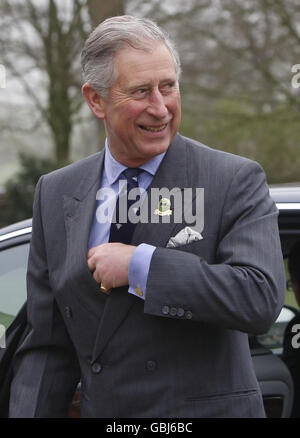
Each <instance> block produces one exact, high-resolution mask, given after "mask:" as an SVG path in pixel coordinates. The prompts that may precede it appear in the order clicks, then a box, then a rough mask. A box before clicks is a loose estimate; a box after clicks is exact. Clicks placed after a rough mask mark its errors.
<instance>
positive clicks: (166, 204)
mask: <svg viewBox="0 0 300 438" xmlns="http://www.w3.org/2000/svg"><path fill="white" fill-rule="evenodd" d="M170 207H171V201H170V199H168V198H161V200H160V201H159V203H158V208H156V209H155V210H154V214H155V215H158V216H170V215H171V214H172V210H171V208H170Z"/></svg>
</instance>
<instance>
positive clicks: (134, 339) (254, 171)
mask: <svg viewBox="0 0 300 438" xmlns="http://www.w3.org/2000/svg"><path fill="white" fill-rule="evenodd" d="M82 65H83V73H84V78H85V84H84V85H83V88H82V91H83V95H84V97H85V99H86V101H87V103H88V105H89V106H90V108H91V110H92V112H93V113H94V114H95V116H96V117H97V118H98V119H101V120H103V121H104V125H105V129H106V134H107V141H106V145H105V150H104V151H102V152H100V153H98V154H95V155H93V156H90V157H88V158H86V159H84V160H81V161H79V162H77V163H75V164H72V165H70V166H67V167H65V168H64V169H60V170H57V171H55V172H53V173H51V174H49V175H46V176H44V177H42V178H41V179H40V181H39V183H38V185H37V188H36V196H35V203H34V216H33V233H32V242H31V250H30V257H29V265H28V321H29V324H30V331H29V334H28V336H27V337H26V339H25V340H24V342H23V343H22V345H21V346H20V347H19V349H18V352H17V354H16V357H15V362H14V378H13V381H12V386H11V398H10V416H12V417H63V416H66V415H67V411H68V407H69V403H70V401H71V398H72V395H73V393H74V391H75V389H76V385H77V384H78V382H79V381H81V391H82V395H81V415H82V416H83V417H107V418H111V417H135V418H138V417H139V418H140V417H148V418H149V417H152V418H153V417H160V418H180V417H181V418H184V417H186V418H188V417H190V418H196V417H263V416H264V415H265V414H264V409H263V403H262V397H261V393H260V390H259V386H258V383H257V380H256V377H255V373H254V370H253V365H252V360H251V355H250V351H249V345H248V334H249V333H252V334H255V333H263V332H265V331H266V330H268V328H269V327H270V326H271V324H272V323H273V322H274V320H275V319H276V317H277V315H278V314H279V312H280V309H281V307H282V304H283V300H284V289H285V280H284V269H283V262H282V256H281V248H280V241H279V236H278V228H277V214H278V213H277V210H276V207H275V205H274V203H273V201H272V200H271V198H270V196H269V191H268V186H267V184H266V181H265V175H264V172H263V171H262V169H261V167H260V166H259V165H258V164H257V163H255V162H252V161H250V160H248V159H245V158H241V157H238V156H234V155H231V154H227V153H224V152H221V151H217V150H214V149H211V148H209V147H206V146H204V145H202V144H200V143H198V142H196V141H193V140H191V139H188V138H184V137H182V136H181V135H180V134H178V128H179V124H180V117H181V110H180V92H179V85H178V80H179V76H180V63H179V59H178V56H177V53H176V51H175V49H174V47H173V45H172V43H171V42H170V41H169V40H168V38H167V37H166V35H165V34H164V33H163V32H162V31H161V30H160V29H159V28H158V27H157V26H156V25H155V24H154V23H153V22H151V21H149V20H145V19H138V18H134V17H130V16H122V17H113V18H110V19H108V20H106V21H104V22H103V23H101V24H100V25H99V26H98V27H97V28H96V29H95V31H94V32H93V33H92V35H91V36H90V37H89V38H88V40H87V42H86V44H85V47H84V50H83V53H82ZM127 168H133V169H136V168H138V172H137V173H136V174H135V176H130V177H129V176H126V180H125V177H124V175H125V173H126V169H127ZM123 172H124V173H123ZM120 181H121V182H122V184H123V185H124V184H125V185H126V184H127V182H128V187H129V186H130V184H132V186H133V185H134V182H135V183H136V185H138V186H139V188H140V189H141V195H140V196H141V197H140V198H139V197H137V198H136V202H137V203H136V205H138V206H139V207H136V208H135V210H134V209H133V211H135V213H136V217H138V218H140V221H139V222H138V223H137V225H136V226H135V228H134V230H131V231H132V232H133V235H132V237H130V238H128V234H127V238H128V240H129V243H128V240H127V241H126V243H124V241H125V239H124V240H123V237H122V238H121V237H120V239H119V240H120V241H118V237H117V238H116V235H117V236H118V232H119V233H121V234H122V233H123V231H124V230H126V233H127V232H128V228H127V227H126V225H127V224H126V221H125V223H123V222H121V221H119V222H118V223H116V224H115V223H114V222H115V221H114V211H115V208H116V210H117V207H115V206H116V205H118V206H119V207H118V208H120V209H121V196H122V193H123V186H122V187H121V185H120V184H119V183H120ZM126 181H127V182H126ZM130 187H131V186H130ZM142 189H143V191H142ZM161 189H164V192H162V193H164V195H162V196H160V197H159V198H158V202H157V200H156V201H153V199H152V198H153V196H154V195H153V194H157V192H158V191H159V190H161ZM189 189H191V191H189ZM166 193H167V195H166ZM168 193H169V194H170V195H168ZM154 198H155V196H154ZM139 201H140V204H139V203H138V202H139ZM112 206H113V208H112ZM189 209H190V210H191V211H190V212H188V213H187V214H186V211H187V210H189ZM126 212H127V210H126ZM145 212H146V213H145ZM144 213H145V214H144ZM103 218H106V219H107V218H108V219H109V220H103ZM142 218H143V220H142ZM145 218H146V219H147V218H148V220H145ZM178 218H179V219H178ZM190 219H191V220H190ZM111 223H112V225H111ZM124 227H125V228H124ZM120 230H122V231H120ZM126 233H125V234H126ZM113 234H114V237H113V236H112V235H113ZM121 234H120V236H121Z"/></svg>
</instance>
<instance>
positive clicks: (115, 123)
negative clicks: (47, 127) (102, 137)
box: [84, 43, 181, 167]
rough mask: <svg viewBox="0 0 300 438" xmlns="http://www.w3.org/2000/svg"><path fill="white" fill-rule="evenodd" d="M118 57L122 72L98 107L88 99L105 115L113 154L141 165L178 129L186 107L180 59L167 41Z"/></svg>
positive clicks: (131, 164) (129, 50) (128, 50)
mask: <svg viewBox="0 0 300 438" xmlns="http://www.w3.org/2000/svg"><path fill="white" fill-rule="evenodd" d="M114 63H115V68H116V71H117V73H118V75H117V79H116V81H115V83H114V85H113V86H112V88H111V90H110V94H109V97H108V98H107V99H104V98H102V97H99V96H98V97H99V102H98V107H99V108H97V111H95V105H94V107H93V106H92V105H91V103H90V102H89V105H90V107H91V108H92V110H93V112H94V114H95V115H96V116H97V117H98V118H101V119H103V120H104V124H105V129H106V134H107V137H108V140H109V145H110V149H111V152H112V154H113V156H114V157H115V158H116V159H117V160H118V161H119V162H121V163H123V164H124V165H126V166H128V167H137V166H139V165H141V164H143V163H144V162H146V161H148V160H149V159H150V158H152V157H154V156H155V155H158V154H160V153H162V152H164V151H166V150H167V149H168V147H169V145H170V143H171V141H172V140H173V138H174V136H175V135H176V133H177V130H178V127H179V124H180V120H181V107H180V92H179V84H178V80H177V75H176V71H175V65H174V61H173V58H172V56H171V54H170V52H169V50H168V49H167V47H166V46H165V45H164V44H162V43H158V44H156V45H154V46H153V47H152V50H151V51H147V52H146V51H143V50H137V49H133V48H126V49H123V50H121V51H120V52H119V53H118V54H117V55H116V56H115V59H114ZM84 94H85V93H84ZM86 94H87V93H86ZM86 94H85V97H86V98H87V96H86ZM94 98H95V96H94ZM87 100H88V99H87Z"/></svg>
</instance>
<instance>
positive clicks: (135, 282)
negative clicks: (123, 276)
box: [128, 243, 156, 300]
mask: <svg viewBox="0 0 300 438" xmlns="http://www.w3.org/2000/svg"><path fill="white" fill-rule="evenodd" d="M155 250H156V247H155V246H152V245H148V244H146V243H142V244H141V245H139V246H137V248H136V250H135V251H134V253H133V256H132V258H131V261H130V264H129V271H128V279H129V289H128V292H129V293H130V294H132V295H135V296H137V297H139V298H142V299H143V300H145V299H146V285H147V279H148V274H149V269H150V263H151V259H152V255H153V253H154V251H155Z"/></svg>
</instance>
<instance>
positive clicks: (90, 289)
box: [64, 151, 104, 313]
mask: <svg viewBox="0 0 300 438" xmlns="http://www.w3.org/2000/svg"><path fill="white" fill-rule="evenodd" d="M93 157H94V159H93ZM93 157H90V159H89V161H88V163H86V165H85V168H84V169H83V171H82V178H81V179H80V183H79V184H78V186H77V188H76V190H75V194H74V195H73V196H68V195H65V196H64V217H65V226H66V234H67V266H68V271H69V272H70V273H71V275H70V281H71V282H72V286H73V290H74V292H75V293H77V294H78V298H79V300H81V301H82V300H84V302H85V305H88V306H89V308H90V310H91V311H92V312H93V313H95V312H96V310H97V309H96V308H95V302H96V301H99V299H101V298H102V299H103V297H102V294H100V293H99V285H98V284H97V282H96V281H95V280H94V278H93V276H92V275H91V273H90V271H89V269H88V266H87V261H86V258H87V251H88V239H89V233H90V230H91V226H92V221H93V218H94V212H95V204H96V193H97V190H98V189H99V186H100V181H101V173H102V168H103V157H104V152H103V151H102V152H100V153H99V154H97V155H94V156H93ZM79 178H80V177H79ZM83 291H84V296H83ZM87 297H88V298H91V299H92V302H91V300H86V298H87ZM101 301H102V300H101ZM89 302H90V303H91V304H90V305H89Z"/></svg>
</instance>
